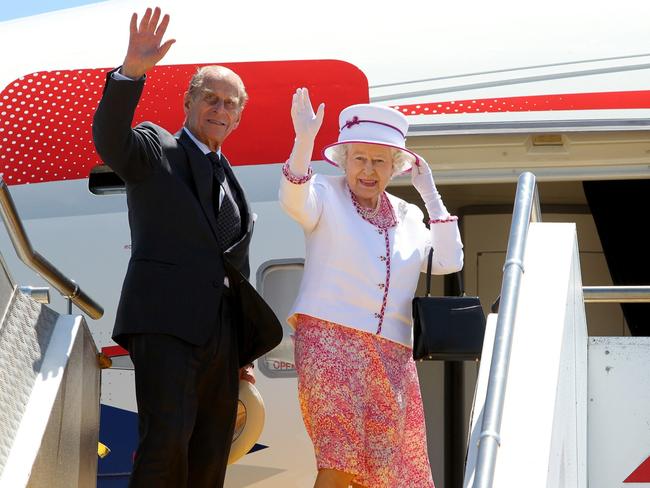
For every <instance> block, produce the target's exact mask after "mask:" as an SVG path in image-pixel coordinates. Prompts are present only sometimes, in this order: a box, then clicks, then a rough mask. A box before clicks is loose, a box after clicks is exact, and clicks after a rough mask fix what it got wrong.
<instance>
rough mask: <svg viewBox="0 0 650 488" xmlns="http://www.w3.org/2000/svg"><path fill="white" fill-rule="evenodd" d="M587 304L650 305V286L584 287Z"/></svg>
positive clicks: (583, 293)
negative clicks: (649, 303)
mask: <svg viewBox="0 0 650 488" xmlns="http://www.w3.org/2000/svg"><path fill="white" fill-rule="evenodd" d="M582 295H583V296H584V301H585V303H648V302H650V286H583V287H582Z"/></svg>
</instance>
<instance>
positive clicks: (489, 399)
mask: <svg viewBox="0 0 650 488" xmlns="http://www.w3.org/2000/svg"><path fill="white" fill-rule="evenodd" d="M531 221H533V222H540V221H541V211H540V204H539V196H538V194H537V187H536V185H535V175H533V174H532V173H530V172H525V173H522V174H521V175H519V179H518V182H517V194H516V196H515V205H514V210H513V214H512V223H511V225H510V236H509V237H508V250H507V252H506V262H505V265H504V267H503V282H502V284H501V295H500V296H501V301H500V304H499V315H498V318H497V324H496V332H495V337H494V349H493V353H492V362H491V363H490V375H489V380H488V388H487V396H486V398H485V405H484V407H483V423H482V424H481V434H480V437H479V444H478V454H477V463H476V471H475V479H474V488H490V487H491V486H492V483H493V481H494V468H495V465H496V457H497V450H498V447H499V445H500V444H501V438H500V430H501V419H502V416H503V404H504V400H505V392H506V381H507V377H508V367H509V364H510V351H511V349H512V336H513V332H514V324H515V314H516V311H517V302H518V301H519V289H520V284H521V277H522V275H523V273H524V252H525V250H526V239H527V237H528V225H529V223H530V222H531Z"/></svg>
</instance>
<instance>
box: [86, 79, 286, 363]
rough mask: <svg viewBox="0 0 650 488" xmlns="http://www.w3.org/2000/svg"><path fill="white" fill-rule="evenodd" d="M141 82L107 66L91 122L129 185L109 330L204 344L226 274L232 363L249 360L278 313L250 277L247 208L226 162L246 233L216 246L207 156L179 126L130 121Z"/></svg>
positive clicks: (271, 337) (105, 154)
mask: <svg viewBox="0 0 650 488" xmlns="http://www.w3.org/2000/svg"><path fill="white" fill-rule="evenodd" d="M143 87H144V80H140V81H133V82H129V81H117V80H114V79H112V78H111V73H109V74H108V77H107V81H106V86H105V88H104V94H103V96H102V99H101V101H100V103H99V106H98V108H97V111H96V113H95V118H94V122H93V138H94V141H95V147H96V149H97V152H98V153H99V155H100V156H101V158H102V160H103V161H104V162H105V163H106V164H107V165H108V166H110V167H111V168H112V169H113V171H115V173H116V174H117V175H118V176H120V177H121V178H122V179H123V180H124V182H125V184H126V196H127V203H128V209H129V225H130V228H131V245H132V247H131V259H130V261H129V265H128V269H127V272H126V277H125V279H124V285H123V287H122V294H121V297H120V303H119V306H118V310H117V317H116V322H115V328H114V330H113V339H114V340H115V342H117V343H118V344H120V345H122V346H124V347H126V346H127V343H128V335H129V334H138V333H161V334H171V335H174V336H176V337H179V338H181V339H183V340H185V341H187V342H189V343H192V344H195V345H200V344H203V343H205V342H206V340H207V339H208V337H209V335H210V332H211V331H212V330H213V329H214V327H215V326H216V325H217V324H218V320H219V305H220V303H221V298H222V293H223V292H224V277H225V276H228V279H229V284H230V287H231V291H232V292H233V295H234V302H235V303H234V304H233V308H234V314H235V317H233V326H234V327H235V328H236V331H237V337H238V344H239V363H240V365H244V364H247V363H250V362H251V361H253V360H254V359H256V358H257V357H259V356H261V355H263V354H265V353H266V352H268V351H269V350H271V349H272V348H273V347H275V346H276V345H277V344H278V343H279V342H280V340H281V339H282V326H281V325H280V323H279V321H278V319H277V317H276V316H275V314H274V313H273V311H272V310H271V309H270V308H269V307H268V305H267V304H266V303H265V302H264V300H263V299H262V297H261V296H260V295H259V294H258V293H257V292H256V291H255V289H254V288H253V287H252V286H251V285H250V283H249V282H248V280H247V278H248V275H249V263H248V248H249V243H250V240H251V236H252V233H253V219H252V214H251V211H250V207H249V205H248V202H247V201H246V198H245V196H244V192H243V191H242V188H241V187H240V186H239V183H238V182H237V180H236V178H235V177H234V174H233V173H232V170H231V169H230V167H229V165H225V166H226V172H227V173H228V177H229V181H230V182H231V184H232V185H234V187H235V189H236V190H237V192H238V194H239V196H240V199H241V200H240V201H241V202H242V203H243V205H242V206H243V208H242V210H243V211H242V229H244V230H245V232H244V234H243V236H242V237H241V238H240V240H239V241H238V242H236V243H235V244H234V245H232V246H231V247H230V248H229V249H227V250H226V251H225V252H223V253H222V252H221V249H220V248H219V245H218V242H217V238H216V219H215V212H214V207H213V205H214V203H213V202H214V200H213V197H212V186H213V177H212V168H211V166H210V162H209V160H208V159H207V157H206V156H205V155H204V154H203V153H202V152H201V150H200V149H199V148H198V147H197V146H196V144H194V142H192V140H191V139H190V138H189V136H188V135H187V134H186V133H185V131H180V132H179V133H178V134H177V135H176V136H174V135H172V134H170V133H169V132H168V131H166V130H165V129H163V128H161V127H159V126H157V125H155V124H152V123H150V122H145V123H142V124H139V125H138V126H137V127H135V128H133V129H132V128H131V124H132V120H133V114H134V112H135V109H136V107H137V104H138V101H139V99H140V96H141V94H142V89H143ZM178 103H182V101H181V100H179V101H178Z"/></svg>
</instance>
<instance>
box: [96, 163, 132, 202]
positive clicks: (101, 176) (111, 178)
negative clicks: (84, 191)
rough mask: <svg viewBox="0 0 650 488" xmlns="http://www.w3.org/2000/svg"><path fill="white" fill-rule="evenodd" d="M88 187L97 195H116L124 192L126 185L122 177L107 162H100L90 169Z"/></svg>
mask: <svg viewBox="0 0 650 488" xmlns="http://www.w3.org/2000/svg"><path fill="white" fill-rule="evenodd" d="M88 189H89V190H90V192H91V193H94V194H95V195H115V194H116V193H124V192H125V191H126V186H125V184H124V181H123V180H122V178H120V177H119V176H117V175H116V174H115V173H114V172H113V170H112V169H111V168H109V167H108V166H106V165H105V164H99V165H97V166H95V167H94V168H93V169H91V170H90V175H89V176H88Z"/></svg>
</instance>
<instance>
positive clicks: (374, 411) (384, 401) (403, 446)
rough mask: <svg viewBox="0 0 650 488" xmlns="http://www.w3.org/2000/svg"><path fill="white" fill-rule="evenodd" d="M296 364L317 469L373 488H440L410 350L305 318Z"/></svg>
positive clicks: (298, 333) (298, 338)
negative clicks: (336, 472)
mask: <svg viewBox="0 0 650 488" xmlns="http://www.w3.org/2000/svg"><path fill="white" fill-rule="evenodd" d="M295 360H296V369H297V371H298V395H299V398H300V408H301V410H302V416H303V420H304V422H305V427H306V428H307V432H308V433H309V436H310V437H311V440H312V442H313V444H314V451H315V453H316V462H317V465H318V469H323V468H326V469H337V470H340V471H345V472H347V473H351V474H354V475H355V478H354V482H355V483H358V484H360V485H363V486H366V487H368V488H433V479H432V477H431V467H430V466H429V458H428V455H427V441H426V430H425V425H424V413H423V410H422V398H421V397H420V386H419V383H418V377H417V371H416V368H415V363H414V362H413V359H412V355H411V350H410V349H409V348H408V347H405V346H403V345H400V344H397V343H395V342H392V341H389V340H387V339H384V338H381V337H377V336H375V335H373V334H369V333H367V332H363V331H360V330H357V329H353V328H350V327H345V326H342V325H339V324H334V323H332V322H326V321H324V320H320V319H316V318H313V317H310V316H307V315H299V316H298V324H297V327H296V334H295Z"/></svg>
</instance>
